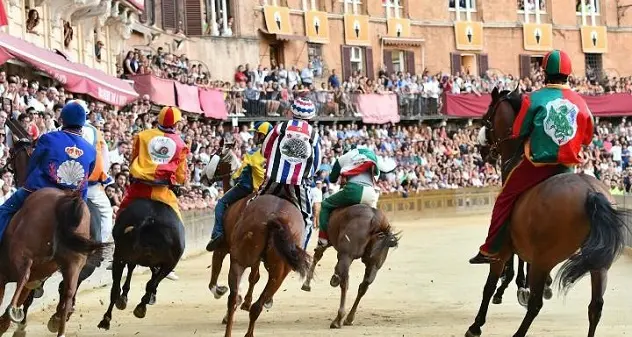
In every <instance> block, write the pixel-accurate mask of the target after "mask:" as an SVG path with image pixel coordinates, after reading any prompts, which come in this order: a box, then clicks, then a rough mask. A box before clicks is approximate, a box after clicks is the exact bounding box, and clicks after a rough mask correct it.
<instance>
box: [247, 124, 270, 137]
mask: <svg viewBox="0 0 632 337" xmlns="http://www.w3.org/2000/svg"><path fill="white" fill-rule="evenodd" d="M250 131H254V132H258V133H260V134H262V135H264V136H267V135H268V133H269V132H270V131H272V124H270V123H268V122H255V125H254V127H253V128H252V129H250Z"/></svg>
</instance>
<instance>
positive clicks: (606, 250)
mask: <svg viewBox="0 0 632 337" xmlns="http://www.w3.org/2000/svg"><path fill="white" fill-rule="evenodd" d="M520 101H521V99H520V96H519V94H518V93H517V92H510V93H499V92H498V90H497V89H494V91H493V92H492V102H491V104H490V108H489V110H488V112H487V113H486V115H485V116H484V118H483V121H484V123H485V126H486V127H487V139H488V142H489V143H490V146H491V149H490V150H491V151H492V152H494V151H499V153H500V156H501V158H502V162H501V163H502V174H503V176H506V175H507V174H508V172H510V170H511V169H512V168H513V167H514V166H515V165H516V164H517V163H518V162H519V160H520V158H521V157H522V156H523V154H522V149H523V144H524V143H523V141H522V140H520V139H512V138H510V136H509V135H510V134H511V133H510V131H511V127H512V125H513V121H514V119H515V118H516V113H517V111H518V110H519V106H520ZM608 191H609V189H608V187H607V186H605V185H604V184H603V183H602V182H600V181H598V180H597V179H595V178H594V177H592V176H588V175H584V174H574V173H563V174H558V175H556V176H553V177H551V178H549V179H548V180H546V181H544V182H542V183H540V184H539V185H537V186H535V187H534V188H532V189H531V190H529V191H527V192H525V193H524V194H523V195H522V196H521V197H520V198H519V200H518V201H517V202H516V205H515V207H514V210H513V213H512V215H511V219H510V221H511V225H510V227H509V229H508V230H507V232H508V233H507V235H508V237H507V239H506V242H505V244H504V246H503V247H502V249H501V252H500V254H499V255H498V259H497V260H495V261H494V262H492V264H491V265H490V271H489V275H488V277H487V282H486V284H485V288H484V290H483V299H482V302H481V306H480V308H479V311H478V314H477V316H476V319H475V320H474V323H473V324H472V325H471V326H470V327H469V329H468V330H467V333H466V334H465V335H466V336H467V337H473V336H480V335H481V333H482V332H481V327H482V326H483V325H484V324H485V319H486V316H487V310H488V308H489V302H490V300H491V298H492V295H493V294H494V290H495V288H496V283H497V282H498V279H499V277H500V275H501V273H502V271H503V267H504V266H505V263H506V262H507V260H508V259H509V258H510V257H511V256H512V254H513V253H515V254H517V255H518V256H519V257H520V258H521V259H523V260H524V261H525V262H527V263H529V264H530V270H529V276H528V278H529V279H528V282H529V283H528V284H529V288H530V290H531V293H530V296H529V304H528V308H527V313H526V315H525V318H524V320H523V321H522V324H521V325H520V328H519V329H518V331H517V332H516V333H515V334H514V337H524V336H525V335H526V334H527V331H528V329H529V327H530V326H531V323H532V322H533V320H534V319H535V317H536V316H537V315H538V313H539V311H540V309H541V308H542V296H543V292H544V287H545V283H546V279H547V277H548V275H549V274H550V272H551V270H552V269H553V268H554V267H555V266H556V265H558V264H559V263H561V262H563V261H564V260H567V259H568V261H566V262H565V263H564V264H563V265H562V267H561V268H560V271H559V273H558V276H557V278H558V281H559V285H560V288H561V289H562V292H563V293H566V292H567V291H568V290H569V289H570V287H572V286H573V284H575V282H576V281H577V280H579V279H580V278H582V277H583V276H584V275H586V274H587V273H590V276H591V284H592V300H591V302H590V305H589V306H588V319H589V323H590V324H589V330H588V336H589V337H593V336H594V335H595V331H596V328H597V324H598V323H599V319H600V318H601V311H602V308H603V294H604V292H605V290H606V282H607V273H608V269H609V268H610V266H611V265H612V263H613V262H614V261H615V259H616V258H617V257H618V256H619V255H620V254H621V252H622V249H623V247H624V235H625V233H624V232H625V231H626V228H627V226H626V224H625V217H626V215H627V213H626V212H624V211H620V210H617V209H615V208H614V207H613V203H614V200H613V199H612V197H611V196H610V193H609V192H608ZM555 205H565V207H561V208H560V207H556V208H555V211H553V207H555Z"/></svg>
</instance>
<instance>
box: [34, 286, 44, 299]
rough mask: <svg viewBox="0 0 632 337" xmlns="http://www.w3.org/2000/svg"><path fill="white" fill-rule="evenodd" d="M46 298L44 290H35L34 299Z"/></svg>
mask: <svg viewBox="0 0 632 337" xmlns="http://www.w3.org/2000/svg"><path fill="white" fill-rule="evenodd" d="M42 296H44V288H41V287H40V288H37V289H35V290H33V298H41V297H42Z"/></svg>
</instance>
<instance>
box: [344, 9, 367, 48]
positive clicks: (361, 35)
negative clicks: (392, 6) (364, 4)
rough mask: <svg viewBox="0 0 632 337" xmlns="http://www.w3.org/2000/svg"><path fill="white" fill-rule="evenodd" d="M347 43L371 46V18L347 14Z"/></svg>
mask: <svg viewBox="0 0 632 337" xmlns="http://www.w3.org/2000/svg"><path fill="white" fill-rule="evenodd" d="M345 43H346V44H348V45H355V46H370V45H371V40H370V38H369V17H368V16H367V15H354V14H345Z"/></svg>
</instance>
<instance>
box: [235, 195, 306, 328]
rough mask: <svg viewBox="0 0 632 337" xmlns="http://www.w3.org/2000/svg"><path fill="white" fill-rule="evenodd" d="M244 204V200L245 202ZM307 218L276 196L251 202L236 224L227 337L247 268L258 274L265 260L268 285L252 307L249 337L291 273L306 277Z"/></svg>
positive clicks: (264, 196)
mask: <svg viewBox="0 0 632 337" xmlns="http://www.w3.org/2000/svg"><path fill="white" fill-rule="evenodd" d="M242 202H243V201H242ZM304 227H305V226H304V223H303V216H302V215H301V212H300V211H299V210H298V208H297V207H296V206H295V205H294V204H293V203H291V202H289V201H287V200H285V199H282V198H279V197H277V196H273V195H262V196H259V197H257V198H256V199H254V200H253V201H251V202H250V203H249V204H248V205H247V206H246V208H245V209H244V212H243V213H242V216H241V217H240V219H239V220H238V221H237V223H236V224H235V226H234V228H233V230H232V232H231V233H230V236H229V237H227V238H228V240H229V241H230V242H231V244H230V250H229V252H230V271H229V275H228V286H229V288H230V294H229V296H228V312H227V324H226V333H225V335H224V336H225V337H230V336H231V335H232V330H233V322H234V315H235V310H236V309H237V305H238V303H237V298H238V292H239V283H240V281H241V277H242V275H243V273H244V270H245V269H246V268H249V267H250V268H252V271H251V275H252V272H254V271H255V270H257V271H258V269H257V268H258V266H259V263H260V261H261V260H263V263H264V266H265V268H266V269H267V270H268V282H267V284H266V286H265V288H264V289H263V292H262V293H261V296H260V297H259V300H257V301H256V302H255V303H253V304H252V305H251V306H250V310H249V311H250V324H249V325H248V332H247V333H246V337H253V336H254V329H255V322H256V321H257V318H259V315H260V314H261V311H262V309H263V306H264V304H265V303H266V302H268V301H270V300H271V299H272V297H273V296H274V294H275V293H276V291H277V290H278V289H279V287H280V286H281V284H282V283H283V280H284V279H285V277H286V276H287V275H288V274H289V272H290V271H291V270H293V271H296V272H298V273H299V274H300V275H301V276H302V277H303V276H305V274H306V273H307V270H308V269H309V263H310V256H309V255H308V254H307V253H306V252H305V251H304V250H303V249H302V246H303V239H302V238H303V230H304Z"/></svg>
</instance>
